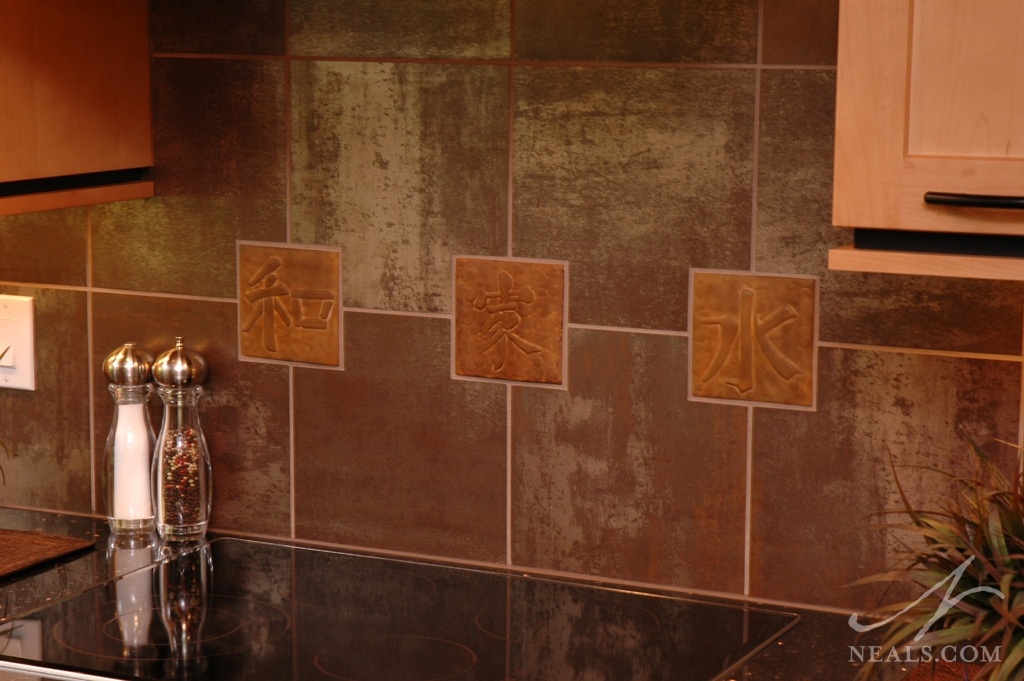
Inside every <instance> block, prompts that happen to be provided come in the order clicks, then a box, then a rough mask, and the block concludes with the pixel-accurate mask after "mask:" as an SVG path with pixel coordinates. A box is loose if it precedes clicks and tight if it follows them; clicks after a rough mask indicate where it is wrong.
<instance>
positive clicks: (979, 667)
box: [850, 438, 1024, 681]
mask: <svg viewBox="0 0 1024 681" xmlns="http://www.w3.org/2000/svg"><path fill="white" fill-rule="evenodd" d="M967 441H968V444H969V449H970V451H971V452H972V454H973V457H972V458H973V463H974V467H973V468H974V470H973V472H972V473H971V474H970V475H968V476H960V475H954V474H951V473H948V472H944V471H939V470H936V469H932V468H927V469H926V470H928V471H930V472H931V473H933V474H936V475H941V476H944V477H945V478H947V479H948V480H950V481H951V482H952V487H953V489H954V490H955V493H954V494H953V495H952V498H951V499H950V500H949V501H948V502H947V503H946V504H945V505H944V507H943V508H941V509H940V510H938V511H925V510H920V509H918V508H916V507H915V506H914V505H913V504H912V503H911V501H910V500H909V499H908V497H907V494H906V492H905V490H904V489H903V487H902V485H901V484H900V481H899V477H898V475H897V471H896V466H895V464H893V463H892V461H891V457H890V464H891V466H892V471H893V475H894V476H896V478H895V479H896V486H897V489H898V491H899V495H900V499H901V502H902V504H903V511H902V515H904V516H905V517H906V518H908V522H906V523H903V524H899V525H887V526H885V527H887V528H888V529H889V530H893V529H896V530H904V531H909V532H910V533H911V534H912V535H913V536H915V537H916V539H915V540H914V542H913V544H911V545H907V546H906V549H907V554H908V555H907V556H906V562H904V563H903V564H901V565H895V566H892V567H890V568H889V569H887V570H885V571H883V572H881V573H880V574H876V575H872V576H870V577H867V578H865V579H862V580H859V581H858V583H869V582H876V583H877V582H889V583H894V582H909V583H911V584H914V585H917V587H919V588H922V589H924V593H923V595H921V596H920V597H919V598H918V599H917V600H914V601H904V602H899V603H894V604H891V605H886V606H882V607H880V608H879V609H877V610H876V611H875V612H874V613H871V614H872V615H874V616H875V617H877V618H878V621H877V622H876V623H875V624H872V625H870V626H865V625H860V626H859V627H858V625H857V624H856V622H857V620H858V616H857V615H854V616H852V617H851V618H850V625H851V626H852V627H854V628H855V629H858V630H859V631H863V630H866V629H869V628H874V627H875V626H881V625H883V624H884V625H885V626H887V627H888V628H887V630H886V635H885V639H884V642H883V643H882V645H881V650H882V651H883V655H882V658H883V659H882V660H879V661H884V651H889V650H892V649H894V648H895V649H896V650H899V651H905V652H906V653H908V654H909V655H911V656H912V655H913V654H914V653H915V652H916V653H917V657H916V658H914V659H916V660H918V661H919V664H918V666H919V667H920V666H921V665H927V668H930V670H931V671H930V673H932V674H935V678H940V675H939V674H938V673H936V667H937V666H945V667H947V668H952V671H953V673H954V674H955V676H954V677H949V676H946V677H943V678H958V679H973V680H979V679H986V680H987V681H1021V679H1024V479H1022V473H1021V468H1020V465H1019V461H1018V465H1017V466H1015V467H1014V471H1013V473H1009V474H1008V473H1006V472H1005V471H1004V470H1003V469H1001V468H1000V467H999V466H998V465H997V464H996V463H995V462H994V461H993V459H992V458H991V457H990V456H989V454H988V453H987V452H985V451H984V450H983V449H982V448H981V447H980V446H978V445H977V443H975V442H974V441H973V440H972V439H970V438H967ZM1019 454H1020V452H1019V450H1018V459H1019V458H1020V457H1019ZM968 647H969V648H970V654H957V653H958V652H959V653H967V651H968ZM939 651H942V654H940V653H939ZM947 651H951V652H950V654H946V652H947ZM978 651H981V652H980V653H979V652H978ZM950 658H953V659H952V660H951V659H950ZM904 659H905V658H904ZM875 666H876V664H871V663H869V664H867V665H865V666H864V667H862V668H861V670H860V671H859V673H858V676H857V678H858V679H867V678H869V677H870V676H871V675H872V673H873V667H875ZM927 668H926V669H925V670H923V671H925V672H926V673H919V674H917V675H915V677H916V678H930V677H929V676H928V675H926V674H927V671H928V670H927ZM919 671H921V670H919ZM946 673H947V674H948V673H949V671H947V672H946Z"/></svg>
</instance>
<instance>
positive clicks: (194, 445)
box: [153, 338, 213, 541]
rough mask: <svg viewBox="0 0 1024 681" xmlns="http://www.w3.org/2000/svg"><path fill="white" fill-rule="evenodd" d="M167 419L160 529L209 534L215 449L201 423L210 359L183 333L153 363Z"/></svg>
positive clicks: (156, 497) (178, 536)
mask: <svg viewBox="0 0 1024 681" xmlns="http://www.w3.org/2000/svg"><path fill="white" fill-rule="evenodd" d="M153 378H154V379H155V380H156V382H157V389H156V392H157V395H159V396H160V399H161V400H163V403H164V413H163V423H162V425H161V426H160V434H159V435H158V436H157V441H156V449H155V457H154V460H153V505H154V511H155V512H156V530H157V532H158V533H159V534H160V538H161V539H163V540H164V541H198V540H201V539H203V537H204V536H205V535H206V528H207V525H208V524H209V521H210V503H211V501H212V499H213V495H212V492H213V486H212V482H213V480H212V473H211V470H210V452H209V449H207V447H206V439H205V438H204V437H203V431H202V428H201V427H200V425H199V399H200V397H202V395H203V387H202V385H200V384H201V383H202V382H203V381H204V380H205V379H206V360H204V359H203V357H202V355H200V354H198V353H196V352H193V351H192V350H189V349H187V348H185V343H184V341H183V340H182V339H181V338H175V339H174V348H172V349H171V350H168V351H167V352H165V353H163V354H161V355H160V356H159V357H157V360H156V362H155V363H154V364H153Z"/></svg>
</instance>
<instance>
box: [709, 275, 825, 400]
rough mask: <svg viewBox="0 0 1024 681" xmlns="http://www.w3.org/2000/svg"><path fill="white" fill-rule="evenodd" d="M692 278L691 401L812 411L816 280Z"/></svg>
mask: <svg viewBox="0 0 1024 681" xmlns="http://www.w3.org/2000/svg"><path fill="white" fill-rule="evenodd" d="M691 277H692V278H691V282H690V286H691V290H690V293H691V296H692V301H691V309H690V325H691V328H690V334H689V338H690V373H689V379H690V380H689V385H690V393H689V394H690V397H691V398H693V399H720V400H737V401H741V402H761V403H764V402H768V403H773V404H778V405H780V406H781V405H787V406H794V407H807V408H813V407H814V396H815V394H814V383H815V381H814V378H815V377H814V362H815V352H816V341H817V330H818V329H817V321H818V310H817V302H818V301H817V298H818V291H817V280H816V279H814V278H813V277H786V276H768V275H753V274H745V273H728V272H712V271H705V270H695V271H692V272H691Z"/></svg>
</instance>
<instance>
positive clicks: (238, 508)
mask: <svg viewBox="0 0 1024 681" xmlns="http://www.w3.org/2000/svg"><path fill="white" fill-rule="evenodd" d="M93 317H94V319H93V336H94V338H93V355H92V366H93V368H94V387H93V403H94V405H95V410H94V411H95V414H94V419H95V422H94V423H95V428H94V432H95V441H94V447H95V449H96V451H97V452H100V453H101V455H100V456H99V457H98V458H97V461H96V465H97V470H96V476H97V477H96V480H97V494H98V495H102V491H103V484H104V483H103V472H102V471H103V469H102V464H103V462H102V451H103V442H104V440H105V438H106V435H107V432H108V430H109V429H110V420H111V417H112V415H113V402H112V400H111V398H110V394H109V393H108V392H107V384H106V381H105V379H104V377H103V374H102V372H101V371H100V368H101V366H102V362H103V358H104V357H106V356H107V354H108V353H110V351H111V350H113V349H114V348H116V347H117V346H119V345H120V344H122V343H124V342H125V341H135V342H137V343H138V344H139V345H140V346H142V347H144V348H146V349H147V350H148V351H149V352H150V353H152V354H153V355H154V356H158V355H159V354H160V353H161V352H163V351H165V350H169V349H171V348H172V347H174V338H175V336H182V337H183V338H184V339H185V344H186V345H187V346H188V347H190V348H192V349H193V350H196V351H197V352H200V353H202V355H203V357H204V358H205V359H206V363H207V365H208V367H209V376H208V378H207V379H206V382H205V384H204V388H205V390H206V392H205V395H204V397H203V398H202V400H201V401H200V403H199V419H200V422H201V423H202V426H203V432H204V434H205V435H206V442H207V445H208V446H209V448H210V459H211V461H212V464H213V510H212V517H211V519H210V523H211V527H213V528H215V529H222V530H233V531H237V532H251V533H256V534H268V535H273V536H278V537H287V536H289V535H290V533H291V496H290V492H291V487H290V482H291V477H290V463H289V445H290V432H289V405H288V399H289V395H288V390H289V381H288V372H289V368H288V367H286V366H277V365H272V364H264V363H259V362H242V361H239V359H238V350H237V348H238V339H237V335H236V334H237V332H238V313H237V305H236V304H235V303H232V302H219V301H217V302H215V301H205V300H196V299H185V298H171V297H162V296H132V295H114V294H103V293H94V294H93ZM151 414H152V416H153V426H154V428H159V427H160V419H161V416H162V412H161V402H160V398H159V397H156V396H154V397H153V398H152V404H151ZM97 508H98V509H102V508H103V503H102V496H100V497H99V499H98V501H97ZM101 512H102V510H101Z"/></svg>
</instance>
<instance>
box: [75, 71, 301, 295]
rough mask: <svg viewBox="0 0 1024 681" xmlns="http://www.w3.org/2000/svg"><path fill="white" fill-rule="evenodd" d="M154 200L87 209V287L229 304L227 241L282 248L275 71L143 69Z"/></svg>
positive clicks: (280, 124)
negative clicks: (149, 93)
mask: <svg viewBox="0 0 1024 681" xmlns="http://www.w3.org/2000/svg"><path fill="white" fill-rule="evenodd" d="M153 91H154V105H153V106H154V113H153V118H154V124H153V129H154V142H153V144H154V154H155V158H156V167H155V168H154V180H155V182H156V191H157V194H158V196H157V198H154V199H148V200H141V201H129V202H124V203H114V204H107V205H104V206H98V207H96V208H94V209H93V228H94V233H93V256H94V274H93V276H94V284H95V285H97V286H100V287H104V288H118V289H128V290H133V291H157V292H164V293H184V294H192V295H202V296H217V297H231V298H233V297H234V296H235V295H236V277H235V272H234V267H233V266H232V264H233V263H234V260H235V241H236V239H250V240H253V241H286V240H287V239H286V232H285V225H286V200H285V195H286V183H285V164H286V152H285V144H286V141H285V138H286V135H285V114H284V66H283V64H281V63H278V62H274V61H267V60H239V59H228V60H218V59H156V60H154V62H153Z"/></svg>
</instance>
